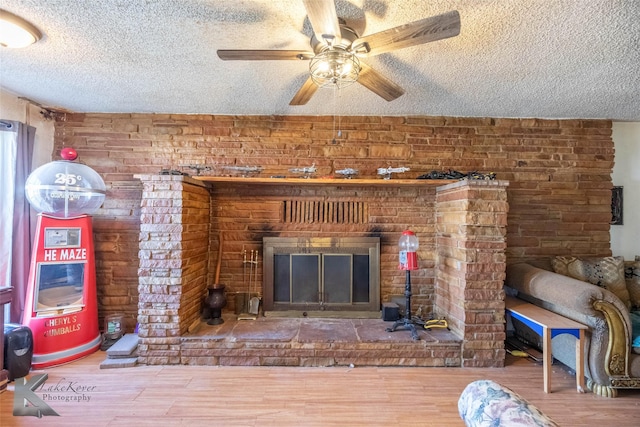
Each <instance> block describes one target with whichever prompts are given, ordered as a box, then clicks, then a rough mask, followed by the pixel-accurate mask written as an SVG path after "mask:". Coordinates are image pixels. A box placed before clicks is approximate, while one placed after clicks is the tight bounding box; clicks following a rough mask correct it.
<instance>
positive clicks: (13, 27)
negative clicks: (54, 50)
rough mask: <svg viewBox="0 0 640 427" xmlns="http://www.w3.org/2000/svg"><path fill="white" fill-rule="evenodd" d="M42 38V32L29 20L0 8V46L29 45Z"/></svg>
mask: <svg viewBox="0 0 640 427" xmlns="http://www.w3.org/2000/svg"><path fill="white" fill-rule="evenodd" d="M41 38H42V33H41V32H40V30H38V29H37V28H36V27H34V26H33V25H32V24H30V23H29V22H27V21H25V20H24V19H22V18H20V17H19V16H16V15H14V14H13V13H10V12H7V11H6V10H2V9H0V46H3V47H10V48H21V47H27V46H29V45H31V44H33V43H35V42H37V41H38V40H40V39H41Z"/></svg>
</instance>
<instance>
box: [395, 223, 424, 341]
mask: <svg viewBox="0 0 640 427" xmlns="http://www.w3.org/2000/svg"><path fill="white" fill-rule="evenodd" d="M419 247H420V243H419V241H418V238H417V237H416V235H415V233H414V232H413V231H411V230H405V231H403V232H402V236H401V237H400V240H399V241H398V248H399V249H400V252H399V257H398V258H399V260H400V264H399V265H398V269H400V270H405V287H404V296H405V310H404V318H403V319H398V320H396V322H395V323H394V324H393V326H392V327H390V328H387V332H394V331H395V330H396V329H398V328H400V329H405V330H409V331H411V338H413V339H414V340H418V339H420V337H418V331H417V330H416V326H415V325H414V323H413V319H412V318H411V270H417V269H418V255H417V251H418V248H419Z"/></svg>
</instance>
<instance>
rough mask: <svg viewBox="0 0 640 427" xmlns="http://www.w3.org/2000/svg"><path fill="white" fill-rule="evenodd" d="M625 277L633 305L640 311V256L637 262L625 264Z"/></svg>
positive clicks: (626, 262)
mask: <svg viewBox="0 0 640 427" xmlns="http://www.w3.org/2000/svg"><path fill="white" fill-rule="evenodd" d="M624 277H625V279H626V281H627V290H628V291H629V298H630V299H631V305H632V306H634V307H635V308H636V309H639V310H640V256H637V257H636V260H635V261H625V262H624Z"/></svg>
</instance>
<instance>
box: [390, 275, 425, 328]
mask: <svg viewBox="0 0 640 427" xmlns="http://www.w3.org/2000/svg"><path fill="white" fill-rule="evenodd" d="M404 296H405V310H404V319H399V320H396V322H395V323H394V324H393V326H392V327H390V328H387V332H394V331H395V330H396V329H398V328H400V329H403V330H409V331H411V338H413V339H414V340H419V339H420V337H418V331H417V330H416V325H414V324H413V321H412V320H411V271H410V270H407V276H406V281H405V285H404Z"/></svg>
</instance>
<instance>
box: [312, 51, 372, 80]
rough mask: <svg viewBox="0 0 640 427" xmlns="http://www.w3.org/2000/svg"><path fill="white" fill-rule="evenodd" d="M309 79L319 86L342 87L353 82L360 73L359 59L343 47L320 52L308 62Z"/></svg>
mask: <svg viewBox="0 0 640 427" xmlns="http://www.w3.org/2000/svg"><path fill="white" fill-rule="evenodd" d="M309 72H310V73H311V79H312V80H313V81H314V83H315V84H317V85H318V86H320V87H328V86H337V87H338V88H343V87H346V86H349V85H350V84H352V83H355V82H356V81H357V80H358V76H359V74H360V61H359V60H358V58H357V57H356V56H355V55H354V54H353V53H350V52H348V51H346V50H343V49H329V50H325V51H323V52H320V53H319V54H317V55H316V56H314V57H313V58H312V59H311V61H310V62H309Z"/></svg>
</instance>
